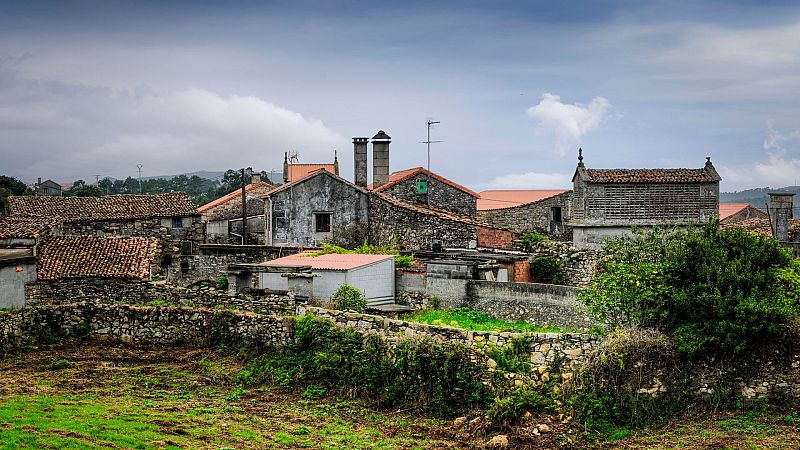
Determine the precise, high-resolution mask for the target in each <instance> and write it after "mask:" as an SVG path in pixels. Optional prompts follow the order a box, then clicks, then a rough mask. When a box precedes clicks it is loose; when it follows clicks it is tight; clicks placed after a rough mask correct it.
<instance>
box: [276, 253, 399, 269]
mask: <svg viewBox="0 0 800 450" xmlns="http://www.w3.org/2000/svg"><path fill="white" fill-rule="evenodd" d="M312 254H313V252H305V253H300V254H297V255H290V256H284V257H283V258H278V259H273V260H272V261H267V262H264V263H261V264H262V265H264V266H269V267H304V266H311V269H313V270H350V269H356V268H358V267H363V266H368V265H370V264H374V263H376V262H380V261H385V260H387V259H392V258H394V255H362V254H357V253H347V254H337V253H330V254H327V255H319V256H310V255H312Z"/></svg>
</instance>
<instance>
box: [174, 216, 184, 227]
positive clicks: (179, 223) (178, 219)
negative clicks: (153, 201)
mask: <svg viewBox="0 0 800 450" xmlns="http://www.w3.org/2000/svg"><path fill="white" fill-rule="evenodd" d="M172 228H183V217H173V218H172Z"/></svg>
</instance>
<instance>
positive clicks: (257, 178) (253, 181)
mask: <svg viewBox="0 0 800 450" xmlns="http://www.w3.org/2000/svg"><path fill="white" fill-rule="evenodd" d="M258 183H261V174H260V173H254V174H253V176H252V177H250V184H258Z"/></svg>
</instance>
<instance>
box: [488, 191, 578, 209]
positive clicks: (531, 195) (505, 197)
mask: <svg viewBox="0 0 800 450" xmlns="http://www.w3.org/2000/svg"><path fill="white" fill-rule="evenodd" d="M565 192H569V190H566V189H538V190H493V191H483V192H481V193H480V197H479V198H478V211H487V210H491V209H503V208H513V207H515V206H522V205H528V204H530V203H535V202H539V201H542V200H544V199H548V198H550V197H555V196H556V195H559V194H563V193H565Z"/></svg>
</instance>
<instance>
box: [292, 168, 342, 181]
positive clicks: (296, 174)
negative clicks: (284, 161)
mask: <svg viewBox="0 0 800 450" xmlns="http://www.w3.org/2000/svg"><path fill="white" fill-rule="evenodd" d="M320 169H323V170H327V171H328V172H330V173H333V174H335V173H336V169H335V168H334V167H333V164H289V179H288V180H287V182H288V183H291V182H293V181H297V180H299V179H301V178H303V177H305V176H306V175H308V174H310V173H312V172H316V171H317V170H320Z"/></svg>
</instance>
